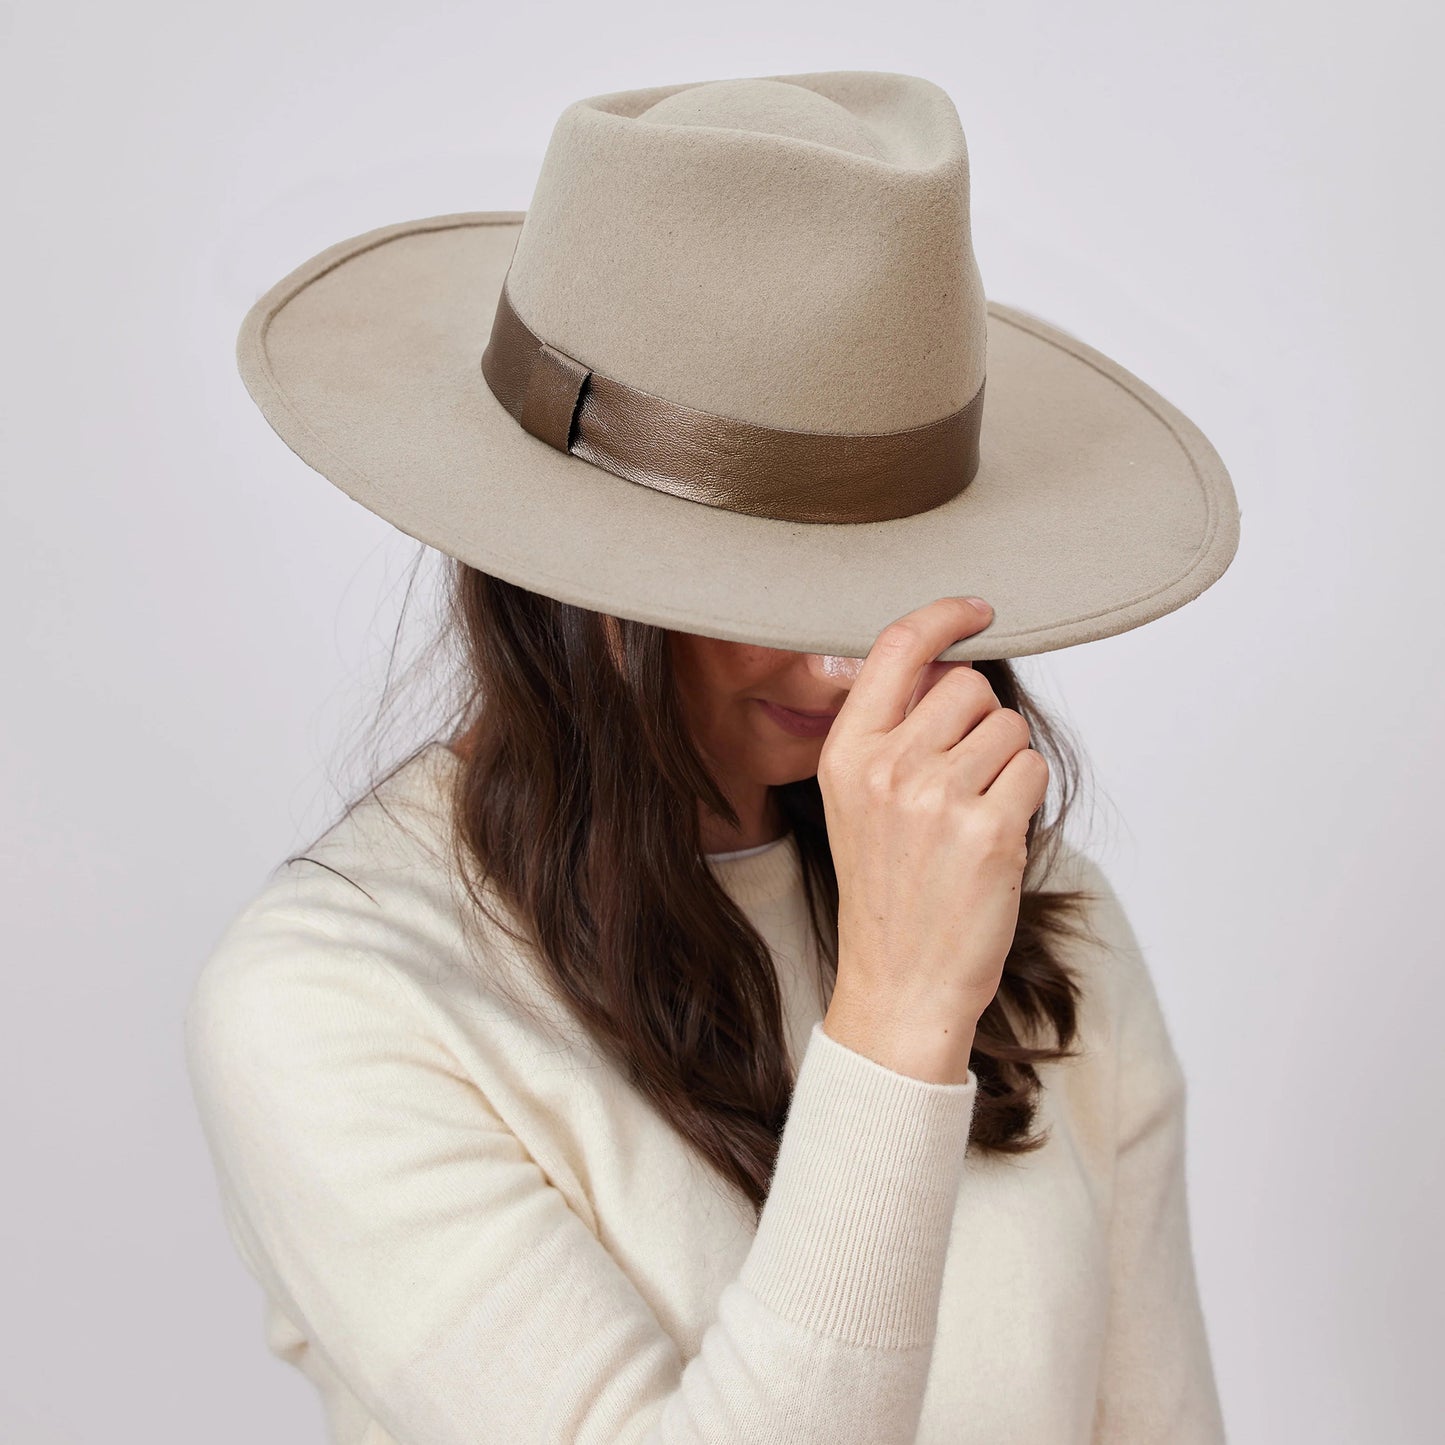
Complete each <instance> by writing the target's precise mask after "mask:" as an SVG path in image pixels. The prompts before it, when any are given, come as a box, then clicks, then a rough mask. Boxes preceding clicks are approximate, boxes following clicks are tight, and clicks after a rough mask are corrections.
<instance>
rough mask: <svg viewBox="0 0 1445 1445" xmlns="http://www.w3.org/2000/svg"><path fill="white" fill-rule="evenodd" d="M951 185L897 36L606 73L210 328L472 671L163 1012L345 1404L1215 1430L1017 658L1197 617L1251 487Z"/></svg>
mask: <svg viewBox="0 0 1445 1445" xmlns="http://www.w3.org/2000/svg"><path fill="white" fill-rule="evenodd" d="M967 202H968V191H967V164H966V156H965V152H964V146H963V136H962V130H961V128H960V127H959V124H958V118H957V114H956V112H955V111H954V109H953V106H952V104H951V102H950V101H949V100H948V98H947V96H946V95H945V94H944V93H943V92H942V91H940V90H939V89H938V88H937V87H936V86H933V85H931V84H930V83H929V82H926V81H922V80H918V79H916V78H914V77H909V76H898V75H891V74H875V73H870V72H861V73H860V72H835V73H827V74H820V75H805V76H778V77H767V78H757V79H746V80H729V81H719V82H711V83H706V84H690V85H679V86H669V87H659V88H656V89H652V90H647V91H634V92H624V93H620V94H616V95H609V96H600V97H593V98H591V99H589V100H586V101H579V102H577V103H576V104H575V105H573V106H571V107H569V108H568V109H567V110H566V111H565V112H564V113H563V116H562V118H561V119H560V120H559V122H558V125H557V128H556V130H555V131H554V133H553V136H552V140H551V143H550V145H549V147H548V151H547V155H546V157H545V159H544V162H543V168H542V175H541V178H540V180H539V183H538V186H537V190H536V193H535V195H534V198H533V203H532V206H531V207H530V209H529V210H528V212H527V214H526V217H525V220H524V218H522V217H520V216H516V215H510V216H509V215H498V214H496V213H477V214H468V215H463V216H452V217H437V218H433V219H431V220H429V221H425V222H417V223H408V224H404V225H401V226H396V227H387V228H383V230H381V231H378V232H373V233H370V234H369V235H367V236H365V237H360V238H357V239H356V240H353V241H350V242H344V243H341V244H340V245H338V246H336V247H332V248H331V249H330V250H329V251H327V252H324V253H322V255H320V256H318V257H316V258H313V260H312V261H310V262H308V263H306V265H304V266H303V267H301V268H299V269H298V270H297V271H296V272H293V273H292V274H291V275H290V276H289V277H287V278H285V279H284V280H283V281H281V282H279V283H278V284H277V285H276V286H275V287H273V288H272V290H271V291H270V292H268V293H267V295H266V296H264V297H262V298H261V300H260V301H258V302H257V305H256V307H255V308H253V310H252V312H251V314H250V315H249V316H248V318H247V322H246V325H245V327H244V328H243V331H242V336H241V342H240V349H239V353H240V362H241V368H242V373H243V375H244V376H245V378H246V381H247V385H248V386H249V387H250V389H251V392H252V395H253V396H254V397H255V398H256V399H257V401H258V403H259V404H260V405H261V408H262V410H263V412H264V413H265V415H266V417H267V419H268V421H270V422H271V424H272V425H273V426H274V427H275V428H276V430H277V431H278V432H279V433H280V434H281V435H282V436H283V437H284V438H285V440H286V441H287V442H288V444H289V445H290V446H291V447H292V448H293V449H294V450H296V451H297V452H298V453H299V454H300V455H301V456H302V457H303V458H304V459H306V460H307V461H308V462H310V463H311V464H312V465H313V466H314V467H316V468H317V470H319V471H321V472H322V473H323V475H326V476H327V477H329V478H330V479H331V480H333V481H334V482H336V483H337V484H338V485H340V486H342V487H343V488H344V489H345V490H346V491H347V492H348V493H350V494H351V495H352V496H354V497H357V498H358V499H359V500H361V501H363V502H364V503H365V504H366V505H367V506H369V507H371V508H372V509H373V510H375V511H377V512H378V513H379V514H380V515H382V516H385V517H387V518H388V519H389V520H390V521H392V522H394V523H395V524H396V525H398V526H400V527H402V528H403V529H404V530H406V531H408V532H409V533H411V534H412V535H413V536H416V537H418V538H420V539H421V540H423V541H425V542H429V543H430V544H431V545H434V546H436V547H437V548H438V549H439V550H441V551H442V552H444V553H446V554H447V556H448V557H450V558H451V559H452V573H451V577H452V583H453V591H452V598H453V602H454V608H453V612H452V621H453V622H454V624H455V628H456V634H455V635H456V636H457V638H459V639H460V641H461V642H462V643H463V648H462V652H463V656H464V659H465V667H464V669H463V675H464V683H465V695H464V698H463V702H462V706H461V708H460V709H459V712H458V716H457V717H456V718H455V719H453V724H452V725H451V726H449V727H448V728H447V729H444V734H445V741H443V740H440V739H439V740H433V741H432V742H430V743H428V744H426V745H424V746H422V747H420V748H419V749H418V750H417V751H416V752H415V753H414V754H413V755H412V756H411V757H409V758H408V759H407V760H406V761H405V763H404V764H403V765H402V766H400V767H399V768H397V769H396V770H394V771H393V772H392V773H391V774H390V775H389V776H387V777H386V778H384V779H383V780H382V781H381V783H380V784H379V785H378V786H377V787H376V788H375V789H373V790H372V791H371V792H369V793H368V794H367V795H366V796H365V797H363V798H362V799H360V800H359V801H358V802H357V803H356V804H354V805H353V806H352V807H351V808H350V809H348V811H347V813H346V815H345V816H344V817H343V818H341V819H340V820H339V821H338V822H336V823H335V824H333V825H332V826H331V827H330V828H329V829H328V830H327V831H326V833H325V834H324V836H323V837H322V838H321V839H319V840H317V841H316V842H315V843H314V844H313V845H312V846H311V847H309V848H308V849H306V850H305V852H304V853H303V854H301V855H298V856H297V857H295V858H293V859H289V860H287V862H286V864H285V865H284V866H281V867H279V868H278V869H277V870H276V871H275V872H274V874H273V875H272V877H271V878H270V879H269V880H268V881H267V883H266V885H265V887H264V888H263V889H262V890H261V892H260V893H259V894H258V896H257V897H256V898H255V899H254V900H253V901H252V903H251V904H250V905H249V906H248V907H247V908H246V909H245V910H244V911H243V912H242V913H241V915H240V916H239V917H238V918H237V919H235V920H234V921H233V922H232V924H231V926H230V928H229V929H228V930H227V932H226V934H225V936H224V937H223V938H222V939H221V941H220V943H219V944H218V946H217V948H216V950H215V951H214V953H213V955H212V956H211V958H210V959H209V960H208V961H207V965H206V968H205V969H204V970H203V972H202V975H201V977H200V979H199V981H198V983H197V986H196V990H195V993H194V995H193V998H192V1000H191V1005H190V1009H189V1012H188V1015H187V1048H188V1061H189V1065H190V1068H191V1072H192V1079H193V1083H194V1087H195V1090H196V1097H197V1101H198V1105H199V1108H200V1112H201V1118H202V1122H203V1124H204V1126H205V1129H206V1134H207V1138H208V1140H209V1143H210V1146H211V1149H212V1151H213V1154H214V1157H215V1161H216V1165H217V1174H218V1179H219V1181H220V1184H221V1190H222V1197H223V1202H224V1205H225V1210H226V1218H227V1221H228V1224H229V1227H230V1229H231V1232H232V1237H233V1238H234V1240H235V1242H236V1245H237V1247H238V1249H239V1251H240V1252H241V1254H242V1256H243V1258H244V1260H245V1262H246V1264H247V1266H248V1267H249V1268H250V1270H251V1271H252V1272H253V1273H254V1274H255V1276H256V1278H257V1279H258V1280H259V1281H260V1283H261V1284H262V1286H263V1287H264V1289H265V1291H266V1294H267V1298H268V1302H269V1309H270V1314H269V1317H268V1318H269V1342H270V1345H271V1348H272V1349H273V1350H274V1351H275V1352H276V1353H277V1354H279V1355H280V1356H281V1357H282V1358H285V1359H288V1360H290V1361H291V1362H293V1363H294V1364H296V1365H298V1366H299V1367H300V1368H301V1369H303V1370H304V1371H305V1372H306V1373H307V1374H308V1376H309V1377H310V1378H311V1379H313V1381H314V1382H315V1383H316V1384H317V1386H318V1388H319V1389H320V1390H321V1392H322V1395H323V1398H324V1400H325V1402H326V1405H327V1408H328V1413H329V1420H330V1424H331V1429H332V1432H333V1436H334V1438H335V1439H337V1440H338V1441H343V1442H348V1445H362V1442H365V1445H383V1442H385V1441H397V1442H400V1445H423V1442H427V1445H443V1442H444V1445H462V1442H467V1445H475V1442H478V1441H482V1440H486V1441H508V1442H532V1441H537V1442H540V1441H553V1442H562V1441H566V1442H584V1441H585V1442H599V1445H600V1442H613V1441H619V1440H623V1439H627V1440H638V1441H657V1442H663V1441H679V1442H680V1441H704V1440H707V1441H762V1442H771V1441H778V1442H802V1445H806V1442H812V1441H819V1442H822V1441H827V1442H830V1445H838V1442H842V1441H858V1442H864V1441H866V1442H869V1445H875V1442H880V1441H899V1442H904V1441H915V1440H916V1441H921V1442H945V1441H947V1442H960V1441H980V1442H982V1441H988V1442H990V1445H1000V1442H1006V1441H1020V1442H1022V1441H1028V1442H1041V1441H1049V1442H1085V1441H1095V1442H1102V1441H1109V1442H1143V1441H1150V1442H1157V1441H1164V1440H1168V1441H1176V1442H1177V1441H1190V1442H1195V1441H1198V1442H1206V1441H1207V1442H1217V1441H1220V1440H1222V1439H1223V1427H1222V1423H1221V1418H1220V1411H1219V1403H1218V1399H1217V1394H1216V1389H1215V1384H1214V1379H1213V1374H1212V1368H1211V1363H1210V1357H1209V1351H1208V1345H1207V1341H1206V1337H1205V1332H1204V1325H1203V1318H1202V1314H1201V1310H1200V1305H1199V1299H1198V1292H1197V1288H1196V1283H1195V1277H1194V1268H1193V1262H1192V1257H1191V1248H1190V1240H1189V1226H1188V1214H1187V1206H1186V1194H1185V1176H1184V1079H1183V1076H1182V1074H1181V1072H1180V1069H1179V1064H1178V1060H1177V1058H1176V1056H1175V1053H1174V1050H1173V1048H1172V1045H1171V1042H1170V1038H1169V1034H1168V1030H1167V1027H1166V1025H1165V1021H1164V1018H1163V1016H1162V1013H1161V1011H1160V1008H1159V1005H1158V1001H1157V998H1156V996H1155V993H1154V989H1153V986H1152V983H1151V981H1150V976H1149V973H1148V969H1147V966H1146V965H1145V962H1144V960H1143V958H1142V956H1141V954H1140V952H1139V948H1138V945H1137V941H1136V939H1135V938H1134V936H1133V934H1132V932H1131V930H1130V927H1129V924H1128V922H1127V920H1126V918H1125V917H1124V915H1123V913H1122V912H1121V910H1120V908H1119V904H1118V901H1117V899H1116V898H1115V896H1114V894H1113V892H1112V890H1111V889H1110V887H1109V885H1108V882H1107V880H1106V879H1105V878H1104V876H1103V874H1102V873H1101V871H1100V870H1099V869H1098V867H1097V865H1095V864H1094V863H1093V862H1092V861H1091V860H1090V859H1088V858H1087V857H1086V856H1085V855H1083V854H1082V853H1080V852H1078V851H1077V850H1075V849H1073V848H1071V847H1068V846H1067V845H1065V844H1064V842H1063V840H1062V837H1061V828H1062V824H1063V821H1064V817H1065V814H1066V812H1067V807H1068V801H1069V797H1070V795H1071V793H1072V791H1073V780H1072V778H1071V775H1070V773H1071V762H1070V754H1069V752H1068V750H1067V749H1066V748H1065V747H1064V746H1063V745H1062V743H1061V741H1060V740H1059V738H1058V737H1057V735H1056V734H1055V732H1054V730H1053V729H1052V728H1051V727H1050V726H1049V724H1048V722H1047V720H1046V719H1045V718H1044V717H1043V715H1042V714H1041V712H1040V711H1039V709H1038V708H1037V707H1036V705H1035V704H1034V703H1033V702H1032V701H1031V700H1030V699H1029V698H1028V697H1027V695H1026V694H1025V692H1024V691H1023V689H1022V687H1021V686H1020V684H1019V682H1018V679H1017V677H1016V676H1015V673H1014V671H1013V669H1012V668H1011V666H1010V664H1009V662H1008V661H1007V659H1008V658H1010V657H1014V656H1021V655H1027V654H1028V653H1031V652H1040V651H1045V650H1048V649H1050V648H1054V647H1062V646H1068V645H1072V644H1073V643H1077V642H1081V641H1087V640H1089V639H1091V638H1094V637H1101V636H1107V635H1110V634H1111V633H1117V632H1120V631H1123V630H1125V629H1126V628H1128V627H1133V626H1138V625H1141V624H1142V623H1144V622H1147V621H1150V620H1152V619H1153V618H1156V617H1159V616H1161V615H1163V614H1164V613H1165V612H1168V611H1170V610H1172V609H1173V608H1175V607H1178V606H1181V605H1183V603H1185V602H1187V601H1188V600H1190V599H1191V598H1192V597H1194V596H1197V595H1198V594H1199V593H1200V592H1202V591H1203V590H1204V588H1206V587H1207V586H1208V585H1210V583H1211V582H1213V581H1214V580H1215V579H1216V578H1217V577H1218V576H1219V575H1220V574H1221V573H1222V572H1223V570H1224V569H1225V567H1226V566H1227V565H1228V562H1229V560H1230V557H1231V556H1232V555H1233V551H1234V548H1235V545H1236V543H1237V521H1238V515H1237V507H1236V505H1235V502H1234V497H1233V492H1232V489H1231V487H1230V483H1229V480H1228V477H1227V475H1226V473H1225V472H1224V469H1223V467H1222V465H1221V464H1220V463H1219V460H1218V458H1217V456H1215V454H1214V453H1213V450H1212V449H1211V448H1210V447H1209V445H1208V443H1207V442H1206V441H1205V440H1204V439H1203V438H1202V437H1201V436H1200V435H1199V434H1198V432H1197V431H1196V430H1195V429H1193V428H1192V427H1191V425H1190V423H1189V422H1188V421H1187V419H1186V418H1184V417H1183V416H1182V415H1180V414H1179V413H1178V412H1177V411H1176V410H1175V409H1174V408H1172V407H1171V406H1170V405H1169V404H1168V403H1167V402H1165V401H1164V400H1163V399H1162V398H1160V397H1158V396H1157V394H1155V393H1153V392H1152V391H1150V390H1149V389H1148V388H1147V387H1145V386H1144V384H1143V383H1142V382H1139V381H1138V380H1137V379H1136V378H1133V377H1131V376H1129V375H1128V373H1126V372H1124V371H1122V369H1121V368H1118V367H1117V366H1115V365H1114V364H1113V363H1112V362H1110V361H1108V359H1107V358H1104V357H1102V356H1100V355H1099V354H1098V353H1097V352H1094V351H1092V350H1091V349H1089V348H1087V347H1084V346H1083V345H1082V343H1079V342H1077V341H1074V340H1073V339H1072V338H1068V337H1065V336H1064V335H1063V334H1062V333H1060V332H1058V331H1056V330H1055V329H1054V328H1051V327H1048V326H1046V325H1045V324H1044V323H1042V322H1038V321H1036V320H1035V319H1033V318H1028V317H1024V316H1022V315H1021V314H1020V313H1017V312H1012V311H1010V310H1008V309H1007V308H1002V307H998V306H997V305H994V304H991V303H985V301H984V298H983V293H982V289H981V286H980V285H979V282H978V276H977V270H976V267H975V265H974V261H973V256H972V249H971V242H970V239H969V233H968V204H967ZM985 364H986V366H987V372H988V386H989V404H988V421H987V424H986V425H985V423H984V420H983V413H984V406H983V383H984V370H985ZM965 578H967V579H968V581H969V582H970V583H975V582H977V581H983V582H986V583H987V588H986V589H985V588H983V587H977V586H974V587H970V588H969V590H970V592H972V591H984V590H987V591H988V593H989V594H990V595H989V597H988V600H987V602H986V603H983V604H982V605H980V603H979V601H978V600H977V599H974V598H972V597H965V596H961V595H959V594H960V593H961V592H962V591H963V590H964V589H963V587H962V585H961V584H962V583H963V582H964V579H965ZM989 604H992V606H990V605H989ZM995 609H996V611H995ZM860 659H862V660H861V662H860ZM975 663H976V664H977V665H972V664H975ZM1035 744H1037V745H1038V746H1037V747H1035V746H1034V745H1035ZM1046 753H1047V754H1048V756H1049V758H1050V759H1051V760H1052V766H1051V765H1050V762H1048V761H1046V759H1045V754H1046ZM1051 775H1053V776H1055V777H1056V781H1057V782H1058V784H1059V794H1060V804H1059V806H1058V807H1057V809H1056V811H1055V814H1054V816H1053V817H1052V818H1051V819H1049V820H1048V821H1045V820H1044V811H1043V804H1044V802H1045V799H1046V794H1047V791H1048V784H1049V780H1050V777H1051Z"/></svg>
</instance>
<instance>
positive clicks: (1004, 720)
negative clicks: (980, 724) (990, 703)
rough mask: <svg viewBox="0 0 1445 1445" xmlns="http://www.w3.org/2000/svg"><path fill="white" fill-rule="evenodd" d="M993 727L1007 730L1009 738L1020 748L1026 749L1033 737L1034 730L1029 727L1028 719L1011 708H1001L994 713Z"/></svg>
mask: <svg viewBox="0 0 1445 1445" xmlns="http://www.w3.org/2000/svg"><path fill="white" fill-rule="evenodd" d="M993 725H994V726H995V727H997V728H1006V729H1007V730H1008V734H1009V736H1010V737H1011V738H1013V739H1014V740H1015V741H1016V742H1017V744H1018V746H1019V747H1024V746H1025V745H1026V744H1027V743H1028V741H1029V739H1030V738H1032V737H1033V730H1032V729H1031V728H1030V727H1029V724H1028V719H1027V718H1025V717H1024V715H1023V714H1022V713H1021V712H1018V711H1017V710H1016V709H1014V708H1011V707H1001V708H999V709H998V710H997V711H996V712H995V713H994V723H993Z"/></svg>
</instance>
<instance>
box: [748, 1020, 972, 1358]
mask: <svg viewBox="0 0 1445 1445" xmlns="http://www.w3.org/2000/svg"><path fill="white" fill-rule="evenodd" d="M977 1096H978V1078H977V1076H976V1075H975V1074H974V1073H973V1071H972V1070H970V1071H969V1073H968V1077H967V1079H966V1081H965V1082H964V1083H961V1084H935V1083H929V1082H928V1081H926V1080H923V1079H915V1078H913V1077H911V1076H910V1075H907V1074H900V1073H896V1072H895V1071H894V1070H892V1069H888V1068H885V1067H884V1066H883V1065H882V1064H879V1063H877V1062H875V1061H874V1060H873V1059H870V1058H867V1057H865V1056H864V1055H863V1054H860V1053H856V1052H855V1051H854V1050H852V1049H850V1048H847V1047H846V1046H845V1045H843V1044H840V1043H839V1042H838V1041H837V1040H836V1039H834V1038H833V1037H832V1036H831V1035H829V1034H828V1033H826V1032H825V1031H824V1029H823V1025H822V1022H821V1020H820V1021H818V1022H816V1023H814V1025H813V1029H812V1033H811V1035H810V1037H809V1041H808V1048H807V1051H806V1053H805V1054H804V1056H803V1059H802V1062H801V1063H800V1064H799V1066H798V1077H797V1081H796V1083H795V1085H794V1089H793V1099H792V1104H791V1106H790V1108H789V1111H788V1119H787V1126H786V1127H785V1128H784V1130H783V1136H782V1141H781V1144H780V1146H779V1149H778V1160H777V1165H776V1167H775V1169H774V1171H773V1180H772V1187H771V1189H770V1191H769V1193H768V1199H767V1203H766V1204H765V1205H764V1207H763V1211H762V1215H761V1217H760V1218H759V1221H758V1230H757V1235H756V1237H755V1238H754V1240H753V1244H752V1247H751V1249H750V1250H749V1252H748V1256H747V1258H746V1259H745V1260H744V1261H743V1267H742V1269H741V1271H740V1272H739V1275H738V1278H739V1281H740V1282H741V1283H742V1284H744V1285H746V1286H747V1288H748V1289H750V1290H751V1291H752V1292H753V1293H754V1294H755V1295H757V1296H758V1298H760V1299H761V1300H762V1301H763V1302H764V1303H765V1304H767V1305H768V1306H769V1307H770V1308H771V1309H773V1310H776V1311H777V1313H778V1314H780V1315H782V1316H783V1317H784V1318H786V1319H789V1320H791V1321H793V1322H794V1323H796V1324H799V1325H802V1326H804V1327H805V1328H807V1329H810V1330H814V1331H816V1332H817V1333H819V1334H824V1335H828V1336H831V1337H834V1338H837V1339H843V1340H848V1341H850V1342H852V1343H855V1344H861V1345H869V1346H875V1347H877V1346H889V1347H893V1348H909V1347H914V1346H917V1345H920V1344H926V1343H927V1342H928V1341H929V1340H931V1339H932V1338H933V1335H934V1332H935V1330H936V1329H937V1324H938V1299H939V1293H940V1290H941V1287H942V1282H943V1265H944V1260H945V1258H946V1257H947V1254H948V1241H949V1236H950V1233H951V1230H952V1224H953V1214H954V1208H955V1205H956V1203H957V1199H958V1189H959V1185H960V1183H961V1182H962V1178H963V1170H964V1152H965V1148H966V1146H967V1143H968V1131H969V1126H970V1124H971V1123H972V1120H973V1108H974V1102H975V1100H976V1098H977Z"/></svg>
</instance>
